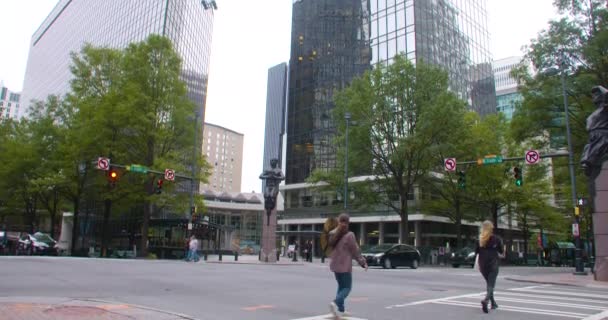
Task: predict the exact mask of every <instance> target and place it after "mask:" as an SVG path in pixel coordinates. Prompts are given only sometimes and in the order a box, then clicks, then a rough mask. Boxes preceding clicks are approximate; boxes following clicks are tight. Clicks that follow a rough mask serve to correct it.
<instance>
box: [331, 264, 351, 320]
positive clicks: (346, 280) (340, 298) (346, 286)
mask: <svg viewBox="0 0 608 320" xmlns="http://www.w3.org/2000/svg"><path fill="white" fill-rule="evenodd" d="M334 274H335V275H336V281H337V282H338V292H336V300H334V302H335V303H336V305H337V306H338V310H339V311H340V312H344V300H346V297H348V294H349V293H350V290H351V289H352V287H353V274H352V273H350V272H342V273H339V272H335V273H334Z"/></svg>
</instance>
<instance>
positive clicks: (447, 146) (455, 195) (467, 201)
mask: <svg viewBox="0 0 608 320" xmlns="http://www.w3.org/2000/svg"><path fill="white" fill-rule="evenodd" d="M458 115H461V117H460V118H454V119H453V121H454V123H453V127H452V128H450V132H451V135H450V136H449V137H446V139H445V140H443V141H442V142H441V144H440V148H438V152H437V153H435V154H434V155H433V158H434V160H433V161H434V162H435V163H443V161H444V159H446V158H456V161H457V162H458V161H467V160H472V159H474V158H475V156H476V155H475V154H472V153H471V150H473V148H474V145H473V143H474V141H475V140H474V139H472V137H471V134H472V130H471V128H472V127H473V126H474V125H475V123H476V122H478V121H479V116H478V115H477V114H476V113H474V112H468V113H464V112H462V113H461V114H456V115H455V116H458ZM438 169H439V170H437V172H435V171H433V172H430V173H429V174H428V175H427V176H426V177H425V180H424V182H423V183H422V189H423V190H425V192H424V193H425V199H423V200H422V206H421V207H422V211H423V212H424V213H425V214H431V215H435V216H442V217H446V218H448V219H450V221H452V222H453V223H454V224H455V226H456V247H457V248H462V221H463V220H469V221H475V220H477V216H475V215H474V214H473V213H474V212H475V209H476V208H474V207H472V206H471V195H470V194H469V190H470V186H469V185H468V183H467V177H466V174H467V169H466V166H465V165H457V169H456V171H454V172H449V171H444V170H443V168H438ZM460 172H463V174H464V177H465V181H464V184H463V185H461V182H460V181H459V174H460Z"/></svg>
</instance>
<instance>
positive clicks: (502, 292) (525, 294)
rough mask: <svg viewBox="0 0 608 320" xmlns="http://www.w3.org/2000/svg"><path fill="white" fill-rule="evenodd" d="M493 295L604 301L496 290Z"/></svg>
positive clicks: (591, 300)
mask: <svg viewBox="0 0 608 320" xmlns="http://www.w3.org/2000/svg"><path fill="white" fill-rule="evenodd" d="M494 295H496V296H497V297H502V296H515V297H528V298H537V299H549V300H567V301H576V302H585V303H598V304H603V305H605V302H604V301H600V300H594V299H583V298H572V297H569V296H559V297H557V296H547V295H540V294H528V293H521V292H508V291H496V292H494Z"/></svg>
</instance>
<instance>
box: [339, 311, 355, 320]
mask: <svg viewBox="0 0 608 320" xmlns="http://www.w3.org/2000/svg"><path fill="white" fill-rule="evenodd" d="M338 315H340V317H350V316H352V315H353V314H352V313H350V312H348V311H344V312H339V313H338ZM344 319H346V318H344Z"/></svg>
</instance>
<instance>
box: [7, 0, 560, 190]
mask: <svg viewBox="0 0 608 320" xmlns="http://www.w3.org/2000/svg"><path fill="white" fill-rule="evenodd" d="M190 1H197V0H190ZM216 2H217V4H218V7H219V8H218V10H217V11H216V12H215V23H214V35H213V48H212V53H211V74H210V77H209V88H208V98H207V110H206V115H205V121H206V122H209V123H213V124H216V125H220V126H223V127H227V128H230V129H232V130H234V131H237V132H240V133H243V134H244V135H245V146H244V152H243V153H244V158H243V179H242V181H243V182H242V186H241V190H242V191H245V192H250V191H256V192H260V190H261V183H260V180H259V178H258V177H259V175H260V173H261V172H262V156H263V147H264V139H263V137H264V119H265V108H266V78H267V76H268V68H270V67H272V66H274V65H277V64H279V63H281V62H287V61H288V60H289V50H290V37H291V3H292V0H263V1H251V0H216ZM56 3H57V1H56V0H1V1H0V12H2V13H3V14H2V19H0V34H1V35H2V38H1V42H2V50H0V81H3V82H4V85H5V86H7V87H8V88H9V89H10V90H13V91H20V90H21V89H22V87H23V77H24V74H25V66H26V63H27V56H28V50H29V43H30V38H31V35H32V34H33V32H34V31H35V30H36V29H37V28H38V26H39V25H40V23H42V21H43V20H44V18H46V16H47V15H48V14H49V12H50V11H51V9H52V8H53V7H54V6H55V4H56ZM487 3H488V24H489V29H490V34H491V37H492V39H491V40H492V42H491V44H492V48H491V49H492V54H493V57H494V59H500V58H506V57H510V56H516V55H521V47H522V46H523V45H526V44H528V43H529V42H530V39H532V38H535V36H536V34H537V33H538V32H539V31H540V30H542V29H544V28H546V26H547V22H548V21H549V20H550V19H552V18H554V17H557V13H556V11H555V10H554V9H553V7H552V0H488V1H487Z"/></svg>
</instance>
